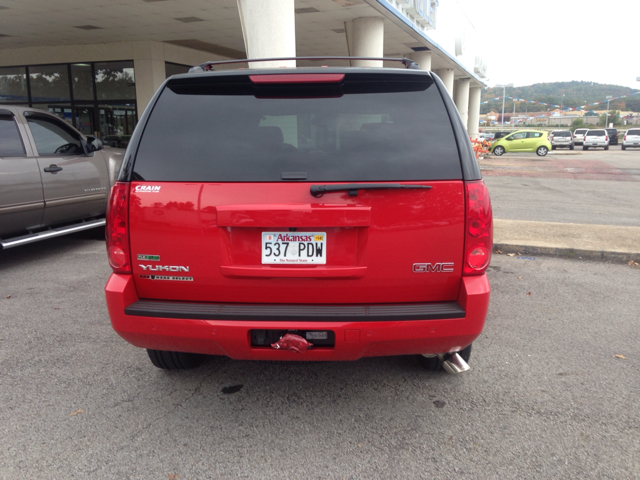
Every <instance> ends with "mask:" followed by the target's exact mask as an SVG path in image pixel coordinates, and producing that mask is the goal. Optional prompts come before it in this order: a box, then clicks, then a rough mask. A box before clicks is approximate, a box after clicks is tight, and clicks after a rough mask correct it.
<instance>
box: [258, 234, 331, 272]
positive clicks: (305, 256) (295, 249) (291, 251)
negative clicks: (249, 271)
mask: <svg viewBox="0 0 640 480" xmlns="http://www.w3.org/2000/svg"><path fill="white" fill-rule="evenodd" d="M326 247H327V234H326V233H325V232H262V263H263V264H279V265H285V264H294V265H295V264H314V265H324V264H326V263H327V248H326Z"/></svg>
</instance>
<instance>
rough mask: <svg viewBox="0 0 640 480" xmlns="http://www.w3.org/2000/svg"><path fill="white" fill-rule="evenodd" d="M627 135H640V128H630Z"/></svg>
mask: <svg viewBox="0 0 640 480" xmlns="http://www.w3.org/2000/svg"><path fill="white" fill-rule="evenodd" d="M627 135H640V130H629V131H628V132H627Z"/></svg>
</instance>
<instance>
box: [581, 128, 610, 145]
mask: <svg viewBox="0 0 640 480" xmlns="http://www.w3.org/2000/svg"><path fill="white" fill-rule="evenodd" d="M589 147H603V148H604V149H605V150H609V134H607V131H606V130H605V129H604V128H599V129H593V130H587V132H586V133H585V134H584V137H582V149H583V150H589Z"/></svg>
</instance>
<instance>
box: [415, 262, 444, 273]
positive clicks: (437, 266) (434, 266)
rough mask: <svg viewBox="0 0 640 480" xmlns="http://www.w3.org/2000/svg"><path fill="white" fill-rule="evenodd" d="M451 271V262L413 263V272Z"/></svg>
mask: <svg viewBox="0 0 640 480" xmlns="http://www.w3.org/2000/svg"><path fill="white" fill-rule="evenodd" d="M445 272H453V262H447V263H414V264H413V273H445Z"/></svg>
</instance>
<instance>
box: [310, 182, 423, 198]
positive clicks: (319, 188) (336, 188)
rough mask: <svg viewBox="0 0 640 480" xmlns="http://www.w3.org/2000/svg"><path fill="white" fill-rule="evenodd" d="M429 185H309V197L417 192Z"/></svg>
mask: <svg viewBox="0 0 640 480" xmlns="http://www.w3.org/2000/svg"><path fill="white" fill-rule="evenodd" d="M430 188H432V187H431V186H430V185H402V184H400V183H341V184H338V185H311V195H313V196H314V197H316V198H319V197H321V196H322V195H324V194H325V193H329V192H343V191H348V192H349V196H350V197H357V196H358V190H399V189H408V190H417V189H430Z"/></svg>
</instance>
